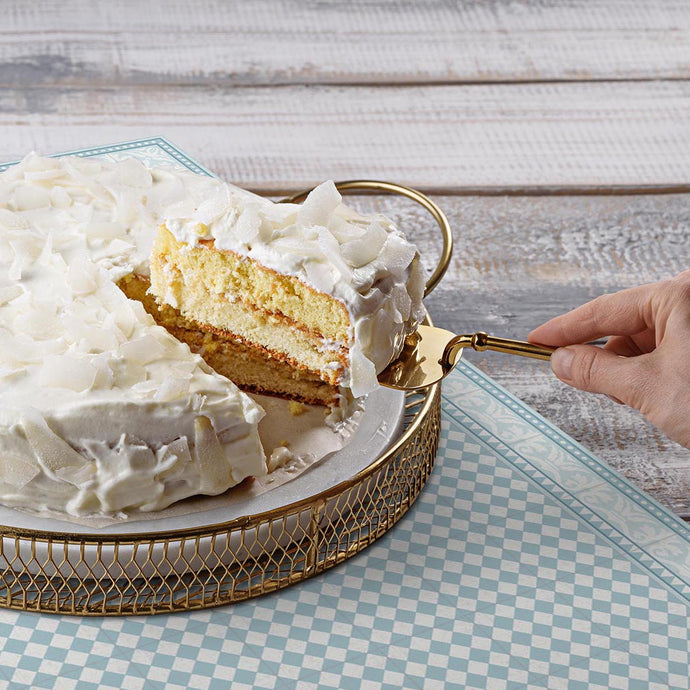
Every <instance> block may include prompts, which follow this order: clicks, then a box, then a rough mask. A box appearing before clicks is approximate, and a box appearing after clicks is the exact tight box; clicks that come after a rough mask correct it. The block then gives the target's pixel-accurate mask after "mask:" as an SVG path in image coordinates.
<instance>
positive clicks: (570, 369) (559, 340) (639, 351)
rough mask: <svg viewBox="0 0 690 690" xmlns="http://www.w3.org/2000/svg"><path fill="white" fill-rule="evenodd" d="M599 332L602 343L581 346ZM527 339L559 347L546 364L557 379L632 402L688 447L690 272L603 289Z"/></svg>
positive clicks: (646, 415) (625, 401)
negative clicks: (604, 291)
mask: <svg viewBox="0 0 690 690" xmlns="http://www.w3.org/2000/svg"><path fill="white" fill-rule="evenodd" d="M604 336H610V337H609V339H608V342H607V343H606V345H604V346H603V347H596V346H594V345H584V344H581V343H587V342H590V341H592V340H596V339H598V338H602V337H604ZM528 339H529V340H530V341H531V342H534V343H541V344H542V345H551V346H555V347H558V348H559V349H558V350H556V352H554V354H553V355H552V357H551V368H552V369H553V372H554V373H555V374H556V376H558V378H559V379H561V381H564V382H565V383H568V384H570V385H571V386H574V387H575V388H580V389H581V390H584V391H589V392H591V393H604V394H606V395H608V396H609V397H611V398H613V399H614V400H616V401H617V402H622V403H624V404H626V405H630V406H631V407H634V408H635V409H637V410H639V411H640V412H642V414H643V415H644V416H645V417H647V419H649V421H650V422H652V424H654V425H655V426H657V427H659V429H661V430H662V431H663V432H664V433H666V434H667V435H668V436H669V437H670V438H672V439H673V440H674V441H677V442H678V443H680V444H682V445H684V446H686V447H687V448H690V271H685V272H684V273H681V274H680V275H679V276H676V277H675V278H671V279H669V280H662V281H661V282H659V283H652V284H650V285H641V286H639V287H634V288H630V289H629V290H623V291H621V292H616V293H614V294H611V295H602V296H601V297H598V298H597V299H595V300H592V301H591V302H588V303H587V304H583V305H582V306H581V307H578V308H577V309H574V310H573V311H571V312H569V313H567V314H563V315H561V316H557V317H556V318H554V319H551V320H550V321H547V322H546V323H545V324H542V325H541V326H539V327H538V328H535V329H534V330H533V331H532V332H531V333H530V334H529V336H528Z"/></svg>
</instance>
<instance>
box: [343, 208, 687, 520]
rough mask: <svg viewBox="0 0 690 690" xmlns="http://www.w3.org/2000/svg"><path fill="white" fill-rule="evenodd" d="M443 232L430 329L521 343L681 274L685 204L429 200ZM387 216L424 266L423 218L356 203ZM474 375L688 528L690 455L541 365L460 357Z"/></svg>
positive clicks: (488, 356)
mask: <svg viewBox="0 0 690 690" xmlns="http://www.w3.org/2000/svg"><path fill="white" fill-rule="evenodd" d="M435 200H436V201H437V203H439V205H440V206H441V207H442V208H443V209H444V210H445V212H446V214H447V215H448V218H449V221H450V223H451V226H452V228H453V233H454V238H455V242H456V249H455V252H454V255H453V259H452V262H451V265H450V268H449V270H448V273H447V274H446V276H445V277H444V279H443V280H442V281H441V283H440V285H439V287H438V288H437V289H436V290H435V291H434V292H433V293H432V294H431V295H430V297H429V298H428V299H427V306H428V308H429V311H430V313H431V315H432V317H433V319H434V322H435V323H436V324H437V325H438V326H442V327H444V328H448V329H450V330H453V331H455V332H463V333H468V332H469V333H471V332H474V331H476V330H486V331H489V332H491V333H493V334H494V335H503V336H508V337H514V338H525V337H526V336H527V334H528V333H529V331H530V330H531V329H532V328H534V327H535V326H536V325H538V324H539V323H541V322H543V321H545V320H546V319H548V318H550V317H552V316H555V315H556V314H559V313H562V312H564V311H567V310H569V309H571V308H573V307H575V306H577V305H579V304H581V303H583V302H585V301H588V300H589V299H592V298H593V297H596V296H597V295H600V294H603V293H605V292H613V291H616V290H619V289H622V288H625V287H631V286H633V285H638V284H641V283H644V282H652V281H656V280H659V279H662V278H665V277H669V276H671V275H675V274H676V273H679V272H680V271H682V270H685V269H688V268H690V195H663V196H618V197H611V196H608V197H606V196H599V197H597V196H588V197H495V198H494V197H491V198H487V197H435ZM352 203H354V204H356V205H357V206H358V208H361V209H363V210H376V211H382V212H385V213H387V214H388V215H389V216H391V217H392V218H394V219H395V220H396V222H397V223H398V224H399V226H400V227H401V228H402V229H404V230H405V231H406V232H407V233H408V234H409V235H410V237H412V238H413V239H414V240H415V241H416V242H417V244H418V246H419V247H420V250H421V252H422V255H423V257H424V259H425V264H426V266H427V267H429V268H431V267H433V266H434V265H435V258H436V257H437V256H438V251H439V248H440V244H441V243H440V239H439V236H438V230H437V229H436V227H435V224H434V222H433V221H432V220H431V219H430V217H429V216H427V215H426V212H425V211H423V210H422V209H421V208H419V207H417V206H413V205H412V204H411V203H410V202H407V201H404V200H401V199H397V198H392V197H391V198H381V197H377V198H373V199H372V198H361V197H360V198H357V199H352ZM464 356H465V357H466V358H467V360H468V361H470V362H472V363H473V364H476V365H477V366H479V367H480V368H481V369H483V370H484V371H486V372H487V373H488V374H489V375H490V376H491V377H493V378H494V379H495V380H496V381H498V382H499V383H501V384H502V385H504V386H505V387H506V388H508V389H509V390H510V391H512V392H513V393H514V394H515V395H517V396H518V397H519V398H521V399H522V400H524V401H525V402H527V403H528V404H529V405H531V406H532V407H533V408H535V409H536V410H537V411H538V412H540V413H541V414H542V415H544V416H545V417H546V418H547V419H549V420H550V421H551V422H553V423H554V424H556V426H558V427H560V428H561V429H563V430H564V431H565V432H566V433H568V434H570V435H571V436H572V437H573V438H575V439H576V440H577V441H579V442H581V443H582V444H583V445H584V446H585V447H586V448H588V449H589V450H591V451H592V452H594V454H595V455H597V456H598V457H600V458H602V459H603V460H604V461H606V462H608V463H609V464H610V465H611V466H612V467H614V468H615V469H617V470H619V471H620V472H622V473H623V474H624V475H625V476H627V477H628V478H629V479H631V480H632V481H633V482H635V483H636V484H637V485H638V486H640V487H641V488H642V489H644V490H645V491H648V492H649V493H650V494H652V495H653V496H654V497H655V498H657V499H658V500H659V501H661V502H662V503H664V504H666V505H667V506H668V507H669V508H671V510H674V511H675V512H677V513H679V514H682V515H685V516H690V450H688V449H685V448H682V447H681V446H679V445H678V444H676V443H673V442H672V441H669V440H668V439H667V438H666V437H665V436H664V435H663V434H662V433H661V432H659V431H658V430H657V429H655V428H654V427H653V426H652V425H651V424H649V423H648V422H647V421H646V420H645V419H644V418H643V417H642V416H641V415H640V414H638V413H637V412H636V411H634V410H631V409H630V408H627V407H624V406H621V405H616V404H615V403H613V402H612V401H611V400H609V399H608V398H606V397H604V396H600V395H591V394H588V393H583V392H581V391H577V390H574V389H572V388H569V387H568V386H566V385H564V384H562V383H561V382H560V381H558V380H557V379H556V378H555V377H554V376H553V375H552V374H551V371H550V369H549V367H548V365H547V364H546V363H544V362H535V361H533V360H525V359H521V358H518V357H511V356H508V355H502V354H498V353H489V352H487V353H477V352H472V351H468V352H466V353H465V355H464Z"/></svg>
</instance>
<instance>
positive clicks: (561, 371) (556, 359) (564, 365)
mask: <svg viewBox="0 0 690 690" xmlns="http://www.w3.org/2000/svg"><path fill="white" fill-rule="evenodd" d="M574 356H575V353H574V352H573V351H572V350H569V349H568V348H567V347H561V348H559V349H558V350H556V352H554V353H553V354H552V355H551V370H552V371H553V373H554V374H556V376H558V378H559V379H565V380H570V367H571V366H572V363H573V357H574Z"/></svg>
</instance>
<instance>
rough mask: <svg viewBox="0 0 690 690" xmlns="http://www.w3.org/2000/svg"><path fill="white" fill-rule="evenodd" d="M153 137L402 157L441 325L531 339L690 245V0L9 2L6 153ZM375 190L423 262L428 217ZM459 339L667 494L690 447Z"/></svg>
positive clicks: (0, 115) (230, 155) (299, 161)
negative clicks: (418, 202)
mask: <svg viewBox="0 0 690 690" xmlns="http://www.w3.org/2000/svg"><path fill="white" fill-rule="evenodd" d="M154 135H163V136H165V137H167V138H168V139H170V140H171V141H173V142H174V143H176V144H177V145H179V146H180V147H181V148H183V149H184V150H185V151H186V152H188V153H189V154H190V155H192V156H194V157H196V158H197V159H198V160H200V161H201V162H203V163H204V164H205V165H206V166H207V167H209V168H211V169H213V170H214V171H215V172H217V173H219V174H220V175H221V176H223V177H225V178H226V179H228V180H230V181H232V182H234V183H236V184H239V185H242V186H245V187H248V188H250V189H253V190H255V191H259V192H262V193H266V194H274V195H275V194H282V193H283V192H286V191H295V190H298V189H302V188H305V187H309V186H312V185H314V184H315V183H317V182H319V181H321V180H323V179H327V178H332V179H336V180H338V179H348V178H353V177H366V178H378V179H389V180H393V181H396V182H400V183H403V184H408V185H412V186H415V187H418V188H420V189H422V190H424V191H427V192H428V193H430V194H432V195H433V196H434V198H435V199H436V201H438V203H439V204H440V205H441V206H442V207H443V209H444V210H445V211H446V213H447V214H448V216H449V218H450V221H451V224H452V227H453V232H454V237H455V241H456V250H455V254H454V256H453V260H452V265H451V267H450V270H449V271H448V274H447V276H446V277H445V278H444V280H443V282H442V283H441V285H440V287H439V288H438V289H437V290H436V291H435V292H434V293H433V294H432V295H431V296H430V298H429V299H428V306H429V309H430V311H431V314H432V316H433V317H434V320H435V322H436V323H437V324H438V325H442V326H444V327H446V328H450V329H455V330H458V331H463V332H468V331H474V330H478V329H483V330H488V331H490V332H493V333H494V334H496V335H505V336H513V337H524V336H525V335H526V334H527V332H528V331H529V330H530V329H531V328H532V327H533V326H535V325H537V324H538V323H540V322H541V321H543V320H544V319H546V318H548V317H550V316H552V315H555V314H558V313H560V312H563V311H565V310H568V309H571V308H572V307H574V306H576V305H578V304H580V303H582V302H583V301H586V300H588V299H590V298H592V297H595V296H596V295H599V294H601V293H604V292H609V291H613V290H617V289H620V288H623V287H628V286H631V285H635V284H638V283H640V282H644V281H653V280H657V279H660V278H663V277H666V276H670V275H673V274H675V273H678V272H680V271H681V270H683V269H685V268H688V267H690V186H689V185H690V10H689V9H688V4H687V2H685V1H684V0H678V1H676V2H673V1H670V0H669V1H666V2H658V1H657V2H649V1H641V0H640V1H627V2H624V1H622V0H618V1H616V0H551V1H550V2H538V3H537V2H534V3H517V2H512V1H509V0H494V1H493V2H490V3H489V2H481V1H479V0H467V1H466V2H457V3H449V2H442V1H441V0H435V1H434V0H432V1H430V2H423V3H409V2H404V1H403V0H394V1H390V2H369V1H368V0H367V1H365V0H361V1H360V0H350V1H349V2H347V3H345V2H342V3H323V2H299V1H298V0H283V1H282V2H279V1H278V0H252V2H193V3H190V2H188V1H187V0H184V1H182V0H168V2H148V3H146V4H142V3H141V2H140V0H133V1H125V2H113V3H93V2H89V1H87V0H77V1H69V0H67V1H65V0H61V1H60V2H56V1H52V0H51V1H49V0H43V1H42V2H40V3H31V2H26V0H5V1H4V2H3V3H2V20H1V22H0V137H1V139H0V140H1V141H2V159H3V160H13V159H16V158H20V157H22V156H23V155H25V154H26V153H27V152H29V151H30V150H37V151H39V152H42V153H54V152H59V151H65V150H70V149H75V148H82V147H85V146H90V145H98V144H103V143H111V142H117V141H123V140H127V139H134V138H139V137H149V136H154ZM356 203H358V204H359V205H360V206H361V207H362V208H363V209H371V208H377V209H382V210H385V212H386V213H388V214H389V215H390V216H392V217H393V218H394V219H396V220H397V221H398V223H399V224H400V226H401V228H402V229H404V230H405V231H406V232H407V233H408V234H409V235H410V236H411V237H413V238H414V239H415V240H416V241H417V243H418V244H419V246H420V248H421V249H422V251H423V253H424V256H425V260H426V262H427V265H429V266H431V265H433V262H434V258H435V252H436V251H437V250H438V246H439V242H438V239H437V236H436V233H435V232H434V229H433V223H432V222H431V221H430V220H429V219H428V218H427V217H426V216H425V215H424V212H422V211H421V210H419V209H417V208H415V207H413V206H412V205H410V204H408V203H406V202H401V201H399V200H395V199H390V198H386V197H367V198H364V199H359V200H357V201H356ZM467 356H468V358H470V359H471V361H472V362H473V363H475V364H477V365H478V366H479V367H481V368H482V369H483V370H485V371H486V372H488V373H489V374H490V375H491V376H492V377H494V378H495V379H496V380H497V381H498V382H500V383H501V384H503V385H504V386H506V387H507V388H508V389H510V390H511V391H512V392H514V393H515V394H517V395H518V396H519V397H521V398H522V399H523V400H525V401H527V402H528V403H529V404H530V405H532V406H533V407H534V408H536V409H537V410H538V411H539V412H540V413H542V414H543V415H544V416H545V417H547V418H548V419H550V420H551V421H553V422H554V423H555V424H557V425H558V426H560V427H561V428H562V429H564V430H565V431H566V432H567V433H569V434H570V435H572V436H573V437H574V438H575V439H577V440H578V441H580V442H581V443H583V444H584V445H585V446H586V447H588V448H589V449H591V450H592V451H594V452H595V453H596V454H597V455H598V456H599V457H601V458H602V459H604V460H606V461H607V462H608V463H610V464H611V465H612V466H613V467H615V468H616V469H618V470H619V471H621V472H622V473H624V474H625V475H626V476H627V477H629V478H630V479H632V480H633V481H634V482H636V483H637V484H638V485H639V486H641V487H642V488H644V489H645V490H646V491H648V492H649V493H650V494H652V495H653V496H655V497H656V498H657V499H659V500H660V501H661V502H663V503H665V504H666V505H667V506H669V507H670V508H671V509H672V510H674V511H675V512H677V513H679V514H681V515H684V516H690V451H689V450H687V449H684V448H681V447H680V446H678V445H677V444H674V443H672V442H671V441H669V440H668V439H667V438H666V437H665V436H664V435H663V434H661V433H660V432H658V431H657V430H655V429H654V428H653V427H652V426H651V425H649V424H648V423H646V422H645V421H644V419H643V418H642V417H641V416H640V415H638V414H637V413H636V412H634V411H632V410H629V409H627V408H624V407H621V406H619V405H615V404H614V403H612V402H611V401H610V400H608V399H607V398H604V397H602V396H595V395H590V394H586V393H580V392H578V391H575V390H572V389H569V388H567V387H566V386H564V385H562V384H561V383H560V382H558V381H557V380H556V379H555V378H554V377H553V376H552V375H551V373H550V370H549V368H548V366H547V365H545V364H543V363H537V362H530V361H526V360H521V359H518V358H513V357H508V356H505V355H500V354H478V353H471V354H469V355H467Z"/></svg>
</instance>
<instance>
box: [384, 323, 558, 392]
mask: <svg viewBox="0 0 690 690" xmlns="http://www.w3.org/2000/svg"><path fill="white" fill-rule="evenodd" d="M466 347H471V348H473V349H474V350H477V351H478V352H483V351H484V350H494V351H496V352H505V353H507V354H511V355H518V356H520V357H530V358H532V359H544V360H548V359H549V358H550V357H551V354H552V353H553V352H554V350H555V349H556V348H555V347H547V346H546V345H535V344H533V343H528V342H526V341H523V340H512V339H510V338H498V337H496V336H493V335H487V334H486V333H484V332H483V331H478V332H477V333H471V334H465V335H456V334H455V333H452V332H451V331H446V330H444V329H443V328H435V327H434V326H419V327H418V328H417V330H416V331H415V332H414V333H411V334H410V335H408V336H407V338H406V339H405V345H404V347H403V349H402V352H401V353H400V356H399V357H398V358H397V359H395V360H393V361H392V362H391V363H390V364H389V365H388V366H387V367H386V368H385V369H384V370H383V371H382V372H381V373H380V374H379V376H378V379H379V383H380V384H381V385H382V386H386V387H387V388H396V389H398V390H405V391H411V390H418V389H421V388H427V387H428V386H431V385H432V384H434V383H438V382H439V381H440V380H441V379H443V378H445V377H446V376H447V375H448V374H449V373H450V372H451V371H452V370H453V367H455V365H456V364H457V363H458V362H459V361H460V357H461V356H462V351H463V349H464V348H466Z"/></svg>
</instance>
